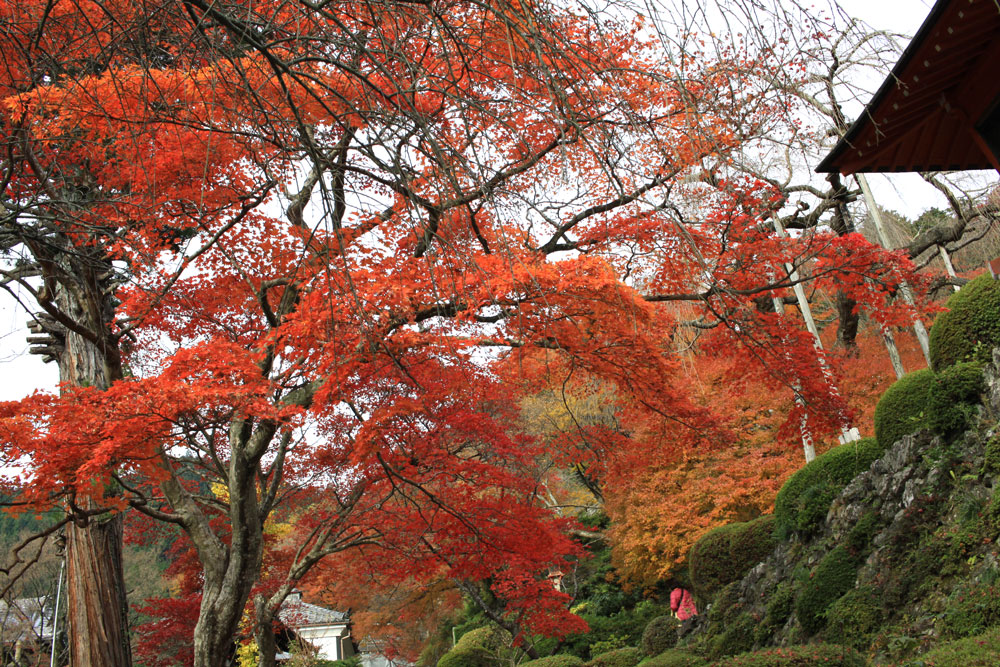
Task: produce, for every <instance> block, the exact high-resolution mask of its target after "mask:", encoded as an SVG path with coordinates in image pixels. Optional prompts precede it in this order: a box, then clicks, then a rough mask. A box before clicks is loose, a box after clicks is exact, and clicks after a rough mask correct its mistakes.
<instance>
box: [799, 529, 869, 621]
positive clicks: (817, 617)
mask: <svg viewBox="0 0 1000 667" xmlns="http://www.w3.org/2000/svg"><path fill="white" fill-rule="evenodd" d="M857 574H858V572H857V564H856V563H855V562H854V558H853V557H852V556H851V554H850V553H848V551H847V549H845V548H844V547H843V546H838V547H835V548H834V549H833V550H832V551H830V553H828V554H827V555H826V556H824V557H823V560H821V561H820V562H819V565H817V566H816V568H815V569H814V570H813V571H812V574H811V575H810V577H809V579H808V580H807V581H805V582H803V584H802V590H801V591H800V592H799V597H798V599H796V600H795V616H796V618H798V619H799V624H800V625H801V626H802V629H803V630H804V631H805V632H806V633H807V634H809V635H813V634H816V633H817V632H819V631H820V630H822V629H823V626H824V625H826V610H827V609H828V608H829V607H830V605H831V604H833V603H834V602H835V601H836V600H837V599H838V598H839V597H840V596H842V595H843V594H844V593H846V592H847V591H849V590H851V588H853V587H854V581H855V579H856V578H857Z"/></svg>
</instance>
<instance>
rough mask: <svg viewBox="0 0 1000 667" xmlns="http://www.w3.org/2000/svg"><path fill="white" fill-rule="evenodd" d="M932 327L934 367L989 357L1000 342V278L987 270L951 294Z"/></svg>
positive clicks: (987, 358) (983, 359) (931, 347)
mask: <svg viewBox="0 0 1000 667" xmlns="http://www.w3.org/2000/svg"><path fill="white" fill-rule="evenodd" d="M945 307H946V308H948V312H946V313H941V314H940V315H938V316H937V319H936V320H935V321H934V326H932V327H931V331H930V356H931V367H932V368H933V369H934V370H936V371H941V370H943V369H945V368H947V367H948V366H951V365H953V364H956V363H959V362H962V361H972V360H978V361H989V360H990V355H991V354H992V350H993V348H994V347H996V346H998V345H1000V280H994V279H993V277H992V276H990V275H989V273H984V274H983V275H981V276H979V277H978V278H976V279H975V280H973V281H972V282H970V283H968V284H967V285H965V286H964V287H963V288H962V289H961V290H960V291H958V292H956V293H955V294H953V295H951V297H950V298H949V299H948V301H947V302H946V303H945Z"/></svg>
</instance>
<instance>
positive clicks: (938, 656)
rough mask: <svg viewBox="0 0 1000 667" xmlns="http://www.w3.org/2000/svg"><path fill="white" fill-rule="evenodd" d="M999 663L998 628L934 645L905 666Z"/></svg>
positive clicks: (991, 666) (987, 665)
mask: <svg viewBox="0 0 1000 667" xmlns="http://www.w3.org/2000/svg"><path fill="white" fill-rule="evenodd" d="M997 664H1000V628H994V629H992V630H990V631H989V632H987V633H985V634H982V635H978V636H976V637H966V638H965V639H960V640H958V641H953V642H948V643H945V644H941V645H940V646H937V647H935V648H934V649H932V650H931V651H929V652H927V653H925V654H924V655H922V656H920V658H919V659H917V660H913V661H911V662H908V663H906V667H994V665H997Z"/></svg>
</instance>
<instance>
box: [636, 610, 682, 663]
mask: <svg viewBox="0 0 1000 667" xmlns="http://www.w3.org/2000/svg"><path fill="white" fill-rule="evenodd" d="M677 626H678V623H677V619H675V618H674V617H673V616H657V617H656V618H654V619H653V620H652V621H650V622H649V624H648V625H647V626H646V629H645V630H643V631H642V642H641V643H640V648H641V649H642V652H643V653H644V654H646V655H649V656H654V655H659V654H661V653H663V652H664V651H666V650H667V649H671V648H673V647H674V646H675V645H676V644H677Z"/></svg>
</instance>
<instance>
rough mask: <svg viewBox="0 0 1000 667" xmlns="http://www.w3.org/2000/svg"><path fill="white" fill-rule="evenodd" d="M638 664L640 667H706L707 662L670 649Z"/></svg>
mask: <svg viewBox="0 0 1000 667" xmlns="http://www.w3.org/2000/svg"><path fill="white" fill-rule="evenodd" d="M640 664H641V665H642V667H707V665H708V661H707V660H705V659H704V658H702V657H700V656H697V655H694V654H693V653H686V652H684V651H678V650H677V649H670V650H669V651H664V652H663V653H661V654H659V655H657V656H653V657H652V658H649V659H647V660H643V661H642V662H641V663H640Z"/></svg>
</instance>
